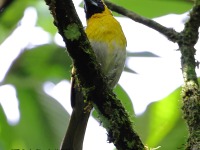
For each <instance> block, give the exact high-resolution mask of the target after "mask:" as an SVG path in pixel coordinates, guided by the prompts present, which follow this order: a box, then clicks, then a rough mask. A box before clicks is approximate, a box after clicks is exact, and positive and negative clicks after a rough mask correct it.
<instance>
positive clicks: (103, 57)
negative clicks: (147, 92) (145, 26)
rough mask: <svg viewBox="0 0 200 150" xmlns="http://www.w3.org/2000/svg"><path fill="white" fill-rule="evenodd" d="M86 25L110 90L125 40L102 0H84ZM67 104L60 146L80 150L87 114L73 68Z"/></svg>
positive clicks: (117, 75)
mask: <svg viewBox="0 0 200 150" xmlns="http://www.w3.org/2000/svg"><path fill="white" fill-rule="evenodd" d="M84 10H85V14H86V21H87V27H86V28H85V33H86V35H87V37H88V39H89V41H90V44H91V46H92V49H93V51H94V53H95V55H96V59H97V62H98V63H99V64H100V68H101V71H102V73H103V74H104V75H105V76H106V78H107V81H108V83H107V84H108V87H109V88H110V89H114V87H115V86H116V84H117V83H118V80H119V78H120V76H121V73H122V71H123V68H124V65H125V60H126V46H127V41H126V37H125V35H124V32H123V30H122V27H121V25H120V24H119V22H118V21H117V20H116V19H115V18H114V16H113V15H112V12H111V11H110V10H109V9H108V7H107V6H106V4H105V2H104V1H103V0H84ZM71 84H72V86H71V106H72V108H73V111H72V115H71V118H70V122H69V126H68V129H67V133H66V135H65V138H64V141H63V146H62V149H64V150H82V148H83V140H84V135H85V131H86V127H87V122H88V119H89V116H90V110H87V109H86V108H85V107H86V106H87V104H85V102H84V96H83V93H82V91H81V88H80V87H79V84H78V83H77V81H76V69H75V68H73V69H72V83H71Z"/></svg>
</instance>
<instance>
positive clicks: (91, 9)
mask: <svg viewBox="0 0 200 150" xmlns="http://www.w3.org/2000/svg"><path fill="white" fill-rule="evenodd" d="M84 9H85V14H86V19H89V18H90V17H92V16H93V15H94V14H97V13H105V12H106V11H109V10H108V8H107V6H106V5H105V4H104V2H103V0H84ZM109 13H110V11H109Z"/></svg>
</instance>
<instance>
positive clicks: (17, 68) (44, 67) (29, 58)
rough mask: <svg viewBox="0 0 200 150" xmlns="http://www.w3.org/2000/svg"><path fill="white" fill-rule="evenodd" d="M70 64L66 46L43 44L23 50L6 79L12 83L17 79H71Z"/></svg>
mask: <svg viewBox="0 0 200 150" xmlns="http://www.w3.org/2000/svg"><path fill="white" fill-rule="evenodd" d="M70 65H71V59H70V58H69V56H68V54H67V53H66V52H65V49H64V48H61V47H58V46H57V45H54V44H49V45H43V46H39V47H36V48H33V49H31V50H26V51H25V52H23V53H22V54H21V55H20V56H19V57H18V58H17V60H15V61H14V63H13V65H12V67H11V68H10V70H9V72H8V74H7V76H6V79H5V80H6V82H7V83H11V84H12V83H13V82H15V81H16V80H24V81H25V80H27V82H29V81H30V82H33V81H34V82H45V81H49V80H50V81H55V82H58V81H60V80H62V79H69V80H70V76H71V73H70V70H71V67H70ZM15 79H16V80H15Z"/></svg>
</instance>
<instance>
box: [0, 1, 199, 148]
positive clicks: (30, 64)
mask: <svg viewBox="0 0 200 150" xmlns="http://www.w3.org/2000/svg"><path fill="white" fill-rule="evenodd" d="M5 2H8V3H5ZM73 2H74V5H75V7H76V10H77V13H78V15H79V17H80V19H81V21H82V23H83V26H86V21H85V13H84V10H83V2H82V0H73ZM112 2H114V3H116V4H118V5H121V6H123V7H125V8H127V9H129V10H132V11H134V12H136V13H138V14H140V15H142V16H145V17H147V18H150V19H154V20H155V21H157V22H159V23H160V24H162V25H164V26H166V27H169V28H174V29H175V30H176V31H178V32H179V31H182V29H183V28H184V23H185V22H186V21H187V20H188V17H189V16H188V13H189V11H190V10H191V8H192V6H193V2H192V1H189V0H151V1H150V0H143V1H140V0H126V1H123V0H112ZM3 4H7V5H5V7H4V9H2V10H0V11H1V12H0V150H14V149H19V150H30V149H31V150H36V149H37V150H58V149H59V147H60V146H59V145H60V143H61V141H62V138H63V136H64V134H65V132H66V129H67V125H68V122H69V118H70V113H71V105H70V75H71V73H70V70H71V59H70V57H69V55H68V53H67V51H66V49H65V45H64V43H63V40H62V38H61V36H60V35H59V34H58V33H57V29H56V27H55V26H54V24H53V18H52V16H51V14H50V12H49V10H48V6H47V5H46V4H45V2H44V1H43V0H23V1H19V0H1V1H0V6H3ZM114 15H115V16H116V18H117V20H118V21H119V22H120V23H121V25H122V28H123V30H124V33H125V35H126V38H127V41H128V46H127V61H126V66H125V69H124V72H123V74H122V76H121V79H120V81H119V85H117V87H116V88H115V90H114V91H115V93H116V95H117V97H118V98H119V99H120V100H121V101H122V103H123V104H124V106H125V108H126V110H127V112H128V113H129V115H130V118H131V120H132V122H133V127H134V129H135V130H136V132H137V133H138V134H139V136H140V137H141V139H142V141H143V143H144V144H145V145H148V146H149V147H154V148H155V147H161V148H160V149H162V150H172V149H184V143H185V142H186V140H187V128H186V124H185V122H184V120H183V119H182V112H181V106H182V103H181V97H180V94H181V88H180V87H181V85H182V84H183V79H182V74H181V69H180V68H181V65H180V52H179V51H178V46H177V44H175V43H172V42H170V41H168V39H167V38H165V37H164V36H163V35H161V34H159V33H158V32H156V31H154V30H152V29H150V28H148V27H146V26H144V25H141V24H139V23H136V22H134V21H132V20H130V19H128V18H125V17H123V16H121V15H119V14H116V13H114ZM195 47H196V49H198V50H199V48H200V42H198V43H197V44H196V46H195ZM196 59H197V60H199V61H200V52H199V51H197V53H196ZM196 72H197V74H198V76H199V77H200V70H199V69H196ZM93 114H95V112H94V113H93ZM93 116H94V115H93ZM94 149H95V150H102V149H106V150H112V149H114V146H113V144H110V143H108V142H107V134H106V131H105V130H104V129H103V128H102V127H101V126H100V123H99V122H97V120H96V119H94V117H91V118H90V120H89V123H88V128H87V131H86V137H85V141H84V150H94Z"/></svg>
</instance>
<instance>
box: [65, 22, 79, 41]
mask: <svg viewBox="0 0 200 150" xmlns="http://www.w3.org/2000/svg"><path fill="white" fill-rule="evenodd" d="M64 34H65V37H66V38H67V39H68V40H71V41H74V40H78V39H79V37H80V36H81V33H80V31H79V27H78V25H77V24H75V23H72V24H70V25H68V26H67V29H66V30H64Z"/></svg>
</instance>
